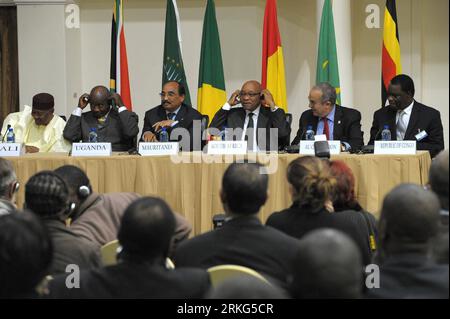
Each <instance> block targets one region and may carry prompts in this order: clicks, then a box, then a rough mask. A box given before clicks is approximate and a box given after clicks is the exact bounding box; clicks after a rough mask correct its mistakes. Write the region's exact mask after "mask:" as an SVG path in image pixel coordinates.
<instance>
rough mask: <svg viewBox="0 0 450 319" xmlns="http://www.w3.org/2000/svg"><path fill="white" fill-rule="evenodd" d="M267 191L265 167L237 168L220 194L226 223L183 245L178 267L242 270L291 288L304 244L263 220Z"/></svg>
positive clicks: (177, 256) (226, 177)
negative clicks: (299, 249)
mask: <svg viewBox="0 0 450 319" xmlns="http://www.w3.org/2000/svg"><path fill="white" fill-rule="evenodd" d="M267 186H268V176H267V174H265V173H264V167H263V166H261V165H260V164H249V163H241V164H237V163H234V164H231V165H230V166H229V167H228V169H227V170H226V171H225V174H224V176H223V179H222V190H221V192H220V198H221V201H222V204H223V208H224V210H225V213H226V216H227V218H226V219H225V224H224V225H223V226H222V227H221V228H219V229H216V230H213V231H210V232H208V233H205V234H202V235H199V236H197V237H194V238H192V239H190V240H188V241H185V242H183V243H181V244H180V245H179V246H178V248H177V249H176V251H175V264H176V266H177V268H178V267H186V266H190V267H200V268H205V269H207V268H209V267H213V266H217V265H222V264H234V265H240V266H245V267H249V268H252V269H254V270H256V271H257V272H259V273H260V274H261V275H263V276H265V277H266V278H267V279H268V280H269V281H273V282H274V283H276V284H278V285H280V286H282V287H286V286H287V279H288V277H289V274H290V273H291V265H292V260H293V258H294V255H295V253H296V249H297V245H298V241H297V240H296V239H294V238H292V237H289V236H287V235H285V234H283V233H281V232H280V231H278V230H276V229H273V228H271V227H266V226H264V225H262V224H261V221H260V220H259V219H258V217H257V214H258V212H259V210H260V208H261V206H263V205H264V203H265V202H266V200H267V195H268V194H267Z"/></svg>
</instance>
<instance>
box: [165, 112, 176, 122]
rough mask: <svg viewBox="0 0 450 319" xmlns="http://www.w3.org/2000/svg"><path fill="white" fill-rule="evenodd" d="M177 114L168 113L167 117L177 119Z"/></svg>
mask: <svg viewBox="0 0 450 319" xmlns="http://www.w3.org/2000/svg"><path fill="white" fill-rule="evenodd" d="M176 116H177V115H176V114H175V113H168V114H167V119H168V120H172V121H173V120H175V117H176Z"/></svg>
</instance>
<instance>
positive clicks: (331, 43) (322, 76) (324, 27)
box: [316, 0, 341, 104]
mask: <svg viewBox="0 0 450 319" xmlns="http://www.w3.org/2000/svg"><path fill="white" fill-rule="evenodd" d="M321 82H328V83H330V84H331V85H332V86H333V87H335V88H336V95H337V98H336V103H337V104H339V103H341V85H340V84H339V67H338V59H337V50H336V35H335V32H334V19H333V7H332V4H331V0H325V2H324V3H323V9H322V19H321V22H320V34H319V48H318V53H317V70H316V83H321Z"/></svg>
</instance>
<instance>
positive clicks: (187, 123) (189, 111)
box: [140, 104, 202, 152]
mask: <svg viewBox="0 0 450 319" xmlns="http://www.w3.org/2000/svg"><path fill="white" fill-rule="evenodd" d="M164 120H167V114H166V110H165V109H164V107H163V106H162V105H158V106H157V107H154V108H153V109H151V110H149V111H147V112H145V118H144V128H143V129H142V134H141V139H140V140H142V137H143V135H144V133H145V132H148V131H150V132H152V133H153V134H156V132H155V130H154V129H153V127H152V126H153V125H154V124H155V123H158V122H160V121H164ZM201 120H202V114H201V113H200V112H199V111H197V110H196V109H194V108H193V107H191V106H188V105H186V104H182V105H181V108H180V110H179V111H178V113H177V116H176V117H175V121H178V123H177V124H176V125H175V126H173V127H171V128H169V129H168V130H167V132H168V133H169V141H171V142H180V143H181V144H180V146H181V148H182V150H183V151H185V152H186V151H192V150H195V151H197V150H201V145H202V144H201V143H202V131H201ZM194 121H198V122H197V125H198V129H199V131H198V132H196V133H197V135H194ZM177 128H184V129H186V130H188V131H189V136H190V140H189V146H190V148H188V147H187V146H188V144H185V143H187V141H182V140H181V137H179V136H171V133H172V132H173V131H174V130H175V129H177ZM175 135H176V134H175ZM194 141H195V145H194Z"/></svg>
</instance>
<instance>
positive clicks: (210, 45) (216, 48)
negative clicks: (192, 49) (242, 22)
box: [197, 0, 227, 120]
mask: <svg viewBox="0 0 450 319" xmlns="http://www.w3.org/2000/svg"><path fill="white" fill-rule="evenodd" d="M226 101H227V95H226V92H225V79H224V75H223V63H222V51H221V48H220V37H219V29H218V27H217V19H216V9H215V4H214V0H208V3H207V5H206V11H205V19H204V20H203V36H202V49H201V54H200V71H199V78H198V98H197V103H198V104H197V107H198V111H199V112H200V113H202V114H205V115H208V116H209V119H210V120H212V118H213V117H214V114H215V113H216V112H217V110H218V109H219V108H220V107H221V106H222V105H223V104H225V102H226Z"/></svg>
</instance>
